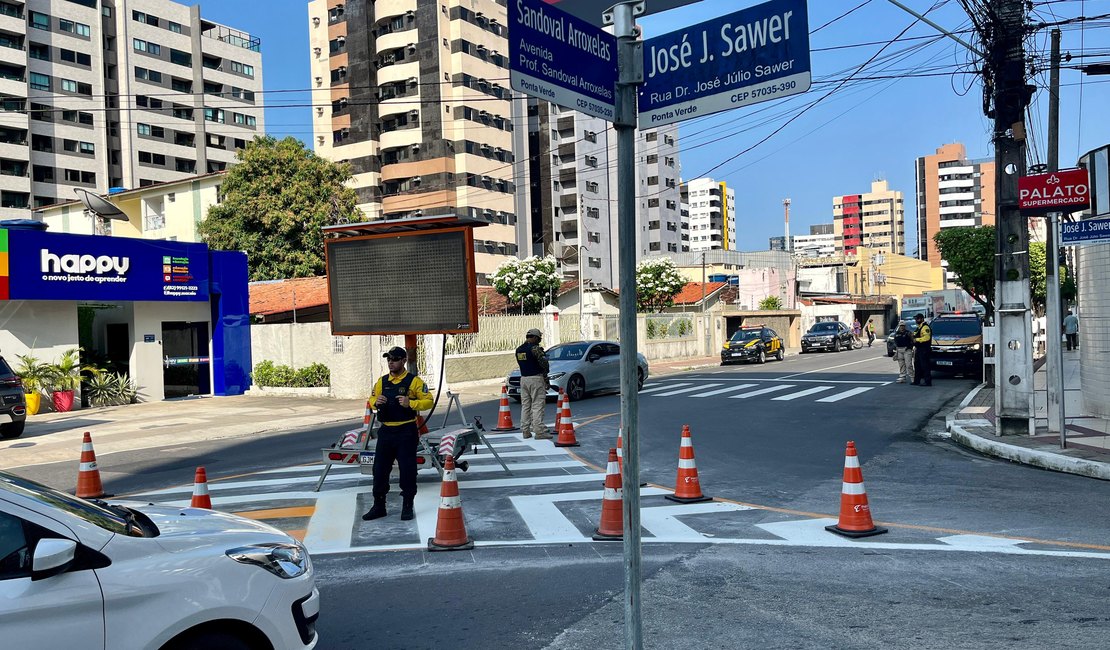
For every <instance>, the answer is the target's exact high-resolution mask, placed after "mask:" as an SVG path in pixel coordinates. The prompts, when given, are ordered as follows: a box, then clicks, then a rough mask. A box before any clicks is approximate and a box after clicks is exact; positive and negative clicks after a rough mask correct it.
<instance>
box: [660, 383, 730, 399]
mask: <svg viewBox="0 0 1110 650" xmlns="http://www.w3.org/2000/svg"><path fill="white" fill-rule="evenodd" d="M714 386H720V384H717V383H713V384H702V385H700V386H691V387H690V388H680V389H678V390H671V391H667V392H666V393H656V394H655V397H670V396H671V395H681V394H682V393H692V392H694V391H696V390H701V389H703V388H712V387H714ZM690 397H697V396H696V395H690Z"/></svg>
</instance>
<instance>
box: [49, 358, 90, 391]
mask: <svg viewBox="0 0 1110 650" xmlns="http://www.w3.org/2000/svg"><path fill="white" fill-rule="evenodd" d="M82 370H88V371H90V372H94V373H95V372H96V369H95V368H91V367H86V366H82V365H81V348H71V349H69V350H66V351H65V352H63V353H62V356H61V358H60V359H58V362H57V363H55V364H51V365H50V366H49V370H48V371H47V380H48V382H49V386H50V390H52V391H54V392H60V391H67V390H76V388H77V387H78V386H79V385H81V371H82Z"/></svg>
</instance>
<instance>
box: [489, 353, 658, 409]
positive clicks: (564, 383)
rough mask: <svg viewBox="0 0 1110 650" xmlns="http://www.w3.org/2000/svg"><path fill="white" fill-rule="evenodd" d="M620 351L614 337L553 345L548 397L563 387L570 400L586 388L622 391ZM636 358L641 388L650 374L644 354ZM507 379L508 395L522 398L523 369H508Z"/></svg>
mask: <svg viewBox="0 0 1110 650" xmlns="http://www.w3.org/2000/svg"><path fill="white" fill-rule="evenodd" d="M620 353H621V346H620V344H619V343H614V342H612V341H576V342H574V343H561V344H559V345H556V346H553V347H552V348H551V349H549V350H548V351H547V359H548V361H550V362H551V371H550V372H549V373H548V375H547V380H548V384H549V385H548V389H547V397H548V398H549V399H553V398H556V397H558V396H559V389H560V388H562V389H563V390H564V391H566V394H567V397H569V398H570V399H571V401H576V400H580V399H582V398H583V397H585V395H586V393H587V392H596V391H603V390H616V391H619V390H620V388H621V385H620V379H621V371H620V365H621V364H620ZM637 361H638V364H637V365H639V371H638V372H637V378H636V389H637V390H639V389H640V388H643V386H644V381H646V380H647V378H648V362H647V359H646V358H645V357H644V355H642V354H637ZM506 381H507V383H508V385H509V389H508V392H509V397H512V398H513V399H514V400H516V401H518V402H519V401H520V370H514V371H512V372H511V373H509V377H508V379H507V380H506Z"/></svg>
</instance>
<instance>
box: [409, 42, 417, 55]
mask: <svg viewBox="0 0 1110 650" xmlns="http://www.w3.org/2000/svg"><path fill="white" fill-rule="evenodd" d="M408 50H409V54H416V43H409V45H408Z"/></svg>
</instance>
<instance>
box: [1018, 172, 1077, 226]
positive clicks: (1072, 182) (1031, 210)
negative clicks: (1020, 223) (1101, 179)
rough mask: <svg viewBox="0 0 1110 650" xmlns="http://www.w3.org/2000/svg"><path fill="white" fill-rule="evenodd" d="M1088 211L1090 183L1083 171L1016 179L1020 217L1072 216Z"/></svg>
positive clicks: (1035, 175)
mask: <svg viewBox="0 0 1110 650" xmlns="http://www.w3.org/2000/svg"><path fill="white" fill-rule="evenodd" d="M1089 207H1091V181H1090V178H1089V176H1088V175H1087V170H1086V169H1065V170H1063V171H1058V172H1052V173H1049V174H1034V175H1033V176H1022V177H1021V178H1019V179H1018V208H1019V209H1020V210H1021V213H1022V214H1026V215H1030V214H1045V213H1047V212H1075V211H1076V210H1083V209H1084V208H1089Z"/></svg>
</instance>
